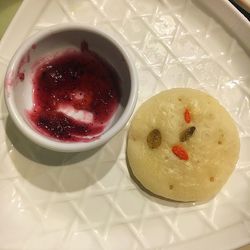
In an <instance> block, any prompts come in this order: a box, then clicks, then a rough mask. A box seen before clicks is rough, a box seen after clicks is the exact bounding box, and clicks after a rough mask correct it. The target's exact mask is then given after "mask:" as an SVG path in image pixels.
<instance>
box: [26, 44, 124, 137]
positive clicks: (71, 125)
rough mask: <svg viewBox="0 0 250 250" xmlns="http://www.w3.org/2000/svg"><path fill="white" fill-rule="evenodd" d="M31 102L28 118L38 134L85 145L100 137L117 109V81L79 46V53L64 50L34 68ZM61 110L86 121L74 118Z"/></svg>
mask: <svg viewBox="0 0 250 250" xmlns="http://www.w3.org/2000/svg"><path fill="white" fill-rule="evenodd" d="M33 100H34V106H33V109H32V110H31V111H29V113H28V116H29V118H30V120H31V122H32V124H33V126H34V127H35V128H36V129H37V130H38V131H39V132H40V133H42V134H44V135H47V136H49V137H52V138H54V139H56V140H60V141H67V142H78V141H84V142H88V141H91V140H95V139H96V138H97V137H98V135H100V133H101V132H102V131H103V130H104V128H105V126H106V125H107V123H108V121H109V120H110V119H111V117H112V116H113V114H114V112H115V111H116V109H117V107H118V104H119V101H120V91H119V78H118V75H117V73H116V72H115V71H114V69H113V68H112V67H111V66H110V65H109V64H108V63H107V62H105V61H104V60H103V59H102V58H100V57H99V56H98V55H97V54H96V53H94V52H93V51H91V50H89V49H88V45H87V44H86V43H83V45H82V51H81V52H80V51H79V52H78V51H65V52H64V53H63V54H62V55H60V56H56V57H55V58H53V59H51V60H47V61H45V62H44V63H42V64H41V65H40V66H38V68H37V70H36V71H35V74H34V78H33ZM62 109H64V110H67V109H68V110H71V111H72V110H73V111H74V112H75V113H78V115H79V114H80V115H82V116H83V117H84V114H85V116H86V114H87V115H88V117H90V119H88V120H87V121H86V119H85V120H84V119H76V118H75V117H74V116H72V115H71V116H70V115H69V114H68V113H67V112H62ZM79 111H80V112H79Z"/></svg>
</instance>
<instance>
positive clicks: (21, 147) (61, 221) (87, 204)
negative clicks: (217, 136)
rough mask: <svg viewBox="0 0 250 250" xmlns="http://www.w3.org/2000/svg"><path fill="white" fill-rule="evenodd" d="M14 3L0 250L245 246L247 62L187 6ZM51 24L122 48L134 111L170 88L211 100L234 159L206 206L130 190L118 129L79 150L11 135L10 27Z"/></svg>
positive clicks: (1, 57) (130, 0) (123, 0)
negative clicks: (20, 22)
mask: <svg viewBox="0 0 250 250" xmlns="http://www.w3.org/2000/svg"><path fill="white" fill-rule="evenodd" d="M25 2H26V3H27V2H28V3H29V6H28V4H26V6H23V8H22V9H21V12H20V13H19V15H23V17H24V15H27V17H25V18H26V22H27V23H29V25H30V26H28V25H27V26H25V27H22V29H19V30H17V28H16V30H15V28H13V27H12V30H10V31H9V32H12V33H11V34H12V39H13V40H12V41H11V43H9V46H8V43H7V42H8V41H7V42H6V41H5V43H3V44H2V45H1V44H0V81H1V86H0V94H1V103H0V119H1V120H0V145H1V147H0V159H1V164H0V203H1V205H0V221H1V223H0V247H1V249H18V250H20V249H25V250H31V249H43V250H44V249H108V250H111V249H115V250H117V249H126V250H127V249H138V250H139V249H166V248H167V249H201V248H202V249H212V248H213V249H231V248H233V247H237V246H240V245H243V244H246V243H247V242H250V155H249V148H250V97H249V93H250V88H249V84H250V71H249V69H250V59H249V57H248V56H247V54H246V52H245V51H244V50H243V49H242V48H241V47H240V46H239V44H238V43H237V41H236V40H235V39H234V38H233V37H232V36H231V35H230V34H228V33H227V32H226V30H225V28H224V27H223V26H221V25H220V24H218V23H217V22H216V21H215V20H214V19H213V18H212V17H211V16H209V15H208V14H206V13H205V12H203V11H201V10H200V9H199V8H198V7H197V6H196V5H195V4H194V1H189V0H178V1H177V0H161V1H156V0H140V1H139V0H83V1H79V0H58V1H44V4H42V3H40V4H39V8H40V11H38V10H36V13H35V14H34V15H35V16H32V13H31V12H30V9H31V8H35V7H36V3H35V2H34V1H33V5H32V4H31V3H32V1H25ZM46 3H47V4H46ZM42 5H43V6H42ZM29 18H30V20H32V21H31V23H30V22H28V20H29ZM62 22H65V23H67V22H80V23H83V24H88V25H94V26H97V27H99V28H100V29H102V30H104V31H106V32H108V33H109V34H111V35H113V36H115V37H117V38H118V39H120V40H121V41H122V42H123V44H124V46H125V47H126V48H127V49H128V50H130V52H131V55H132V56H133V58H134V61H135V63H136V67H137V70H138V75H139V82H140V89H139V99H138V104H137V107H138V105H140V104H141V103H142V102H143V101H145V100H146V99H148V98H149V97H150V96H152V95H153V94H156V93H158V92H160V91H162V90H164V89H167V88H173V87H192V88H197V89H201V90H205V91H207V92H208V93H210V94H211V95H213V96H215V97H216V98H218V99H219V100H220V101H221V103H222V104H223V105H224V106H225V107H226V109H227V110H228V111H229V112H230V113H231V115H232V116H233V118H234V119H235V121H236V123H237V125H238V128H239V132H240V136H241V152H240V160H239V162H238V164H237V168H236V170H235V171H234V173H233V175H232V176H231V178H230V179H229V181H228V182H227V184H226V185H225V187H224V188H223V190H222V191H221V192H220V193H219V194H218V195H217V196H216V197H215V198H214V199H213V200H211V201H210V202H208V203H205V204H197V205H195V204H186V205H184V204H180V203H174V202H163V201H160V200H157V199H155V198H152V197H150V196H148V195H147V194H145V193H143V192H142V191H141V190H139V189H138V188H137V186H136V185H135V184H134V183H133V182H132V181H131V179H130V177H129V174H128V171H127V167H126V155H125V146H126V145H125V143H126V132H127V129H128V126H127V127H126V128H124V130H123V131H121V132H120V133H119V134H118V135H116V136H115V137H114V138H113V139H112V140H111V141H110V142H109V143H107V144H106V145H105V146H104V147H102V148H101V149H99V150H94V151H91V152H89V153H87V154H86V153H75V154H62V153H55V152H51V151H48V150H45V149H42V148H40V147H38V146H36V145H34V144H33V143H32V142H30V141H28V140H27V139H26V138H25V137H24V136H23V135H22V134H21V133H20V132H19V131H18V130H17V129H16V127H15V126H14V124H13V122H12V121H11V120H10V118H9V117H8V115H7V110H6V107H5V105H4V101H3V78H4V73H5V69H6V67H7V63H8V61H9V59H10V58H11V56H12V54H13V53H14V49H15V46H17V45H18V44H19V43H20V42H21V41H20V40H18V39H17V40H15V32H19V33H18V37H22V36H23V37H25V36H26V34H32V33H34V32H37V31H39V30H41V29H44V28H46V27H48V26H50V25H53V24H56V23H62ZM9 37H11V36H10V33H9Z"/></svg>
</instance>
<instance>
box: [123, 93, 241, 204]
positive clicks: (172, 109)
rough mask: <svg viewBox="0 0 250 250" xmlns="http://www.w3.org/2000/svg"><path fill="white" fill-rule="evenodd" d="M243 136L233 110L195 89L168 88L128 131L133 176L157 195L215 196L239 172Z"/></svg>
mask: <svg viewBox="0 0 250 250" xmlns="http://www.w3.org/2000/svg"><path fill="white" fill-rule="evenodd" d="M239 148H240V143H239V136H238V132H237V129H236V127H235V124H234V121H233V120H232V118H231V117H230V115H229V114H228V112H227V111H226V110H225V109H224V108H223V107H222V106H221V105H220V104H219V103H218V101H217V100H215V99H214V98H213V97H211V96H209V95H207V94H205V93H203V92H201V91H198V90H194V89H188V88H180V89H171V90H167V91H163V92H161V93H160V94H158V95H156V96H154V97H152V98H150V99H149V100H148V101H146V102H145V103H144V104H142V106H141V107H140V108H139V109H138V111H137V112H136V114H135V116H134V118H133V120H132V123H131V126H130V129H129V134H128V142H127V156H128V162H129V166H130V168H131V169H130V170H131V172H132V175H133V176H134V177H135V178H136V180H137V181H139V182H140V184H141V185H142V186H143V187H144V188H146V189H147V190H149V191H150V192H152V193H153V194H155V195H157V196H161V197H163V198H168V199H172V200H177V201H205V200H208V199H210V198H212V197H213V196H214V195H215V194H216V193H217V192H218V191H219V190H220V189H221V188H222V186H223V185H224V184H225V182H226V181H227V179H228V178H229V176H230V174H231V173H232V171H233V170H234V167H235V165H236V162H237V160H238V156H239Z"/></svg>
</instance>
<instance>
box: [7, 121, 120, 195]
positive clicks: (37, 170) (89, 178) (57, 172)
mask: <svg viewBox="0 0 250 250" xmlns="http://www.w3.org/2000/svg"><path fill="white" fill-rule="evenodd" d="M5 127H6V135H7V138H6V144H7V148H8V152H10V153H9V154H10V157H11V160H12V162H13V164H14V166H15V168H16V169H17V171H18V172H19V173H20V175H21V176H22V177H23V178H24V179H26V180H27V181H28V182H29V183H31V184H32V185H35V186H37V187H39V188H41V189H44V190H47V191H53V192H60V193H62V192H75V191H78V190H82V189H85V188H87V187H88V186H91V185H93V184H94V183H96V182H97V181H98V180H100V179H101V178H103V177H104V176H105V175H106V174H107V173H108V172H109V171H110V169H111V168H112V167H113V165H114V164H115V162H116V160H117V158H118V156H119V154H120V151H121V147H122V143H121V140H122V136H123V132H121V133H119V134H118V135H116V136H115V137H114V138H113V139H112V140H111V141H110V142H109V143H108V144H106V145H104V146H102V147H99V148H97V149H94V150H91V151H88V152H78V153H61V152H55V151H51V150H48V149H45V148H42V147H40V146H38V145H37V144H35V143H33V142H32V141H30V140H29V139H28V138H27V137H26V136H24V135H23V134H22V133H21V131H19V129H18V128H17V127H16V125H15V124H14V123H13V121H12V120H11V118H10V117H9V116H8V117H7V120H6V125H5ZM110 148H112V150H110ZM105 159H109V160H105Z"/></svg>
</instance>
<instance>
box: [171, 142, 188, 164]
mask: <svg viewBox="0 0 250 250" xmlns="http://www.w3.org/2000/svg"><path fill="white" fill-rule="evenodd" d="M172 152H173V153H174V154H175V155H176V156H177V157H178V158H179V159H181V160H184V161H187V160H188V159H189V157H188V153H187V151H186V150H185V149H184V148H183V147H182V146H181V145H175V146H173V147H172Z"/></svg>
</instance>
